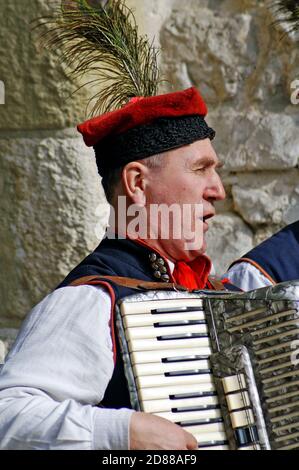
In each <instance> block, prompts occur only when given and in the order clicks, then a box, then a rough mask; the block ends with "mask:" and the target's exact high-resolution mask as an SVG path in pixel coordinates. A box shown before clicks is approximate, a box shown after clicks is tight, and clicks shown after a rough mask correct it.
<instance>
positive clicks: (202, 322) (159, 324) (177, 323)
mask: <svg viewBox="0 0 299 470" xmlns="http://www.w3.org/2000/svg"><path fill="white" fill-rule="evenodd" d="M206 324H207V322H206V321H205V320H180V321H161V322H157V323H154V324H153V325H154V327H155V328H161V327H166V326H186V325H206Z"/></svg>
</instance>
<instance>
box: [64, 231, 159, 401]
mask: <svg viewBox="0 0 299 470" xmlns="http://www.w3.org/2000/svg"><path fill="white" fill-rule="evenodd" d="M152 252H153V250H151V249H150V248H147V247H145V246H142V245H139V244H137V243H134V242H133V241H131V240H127V239H126V240H111V239H108V238H104V240H102V242H101V243H100V244H99V246H98V247H97V248H96V249H95V251H94V252H93V253H91V254H90V255H88V256H87V257H86V258H85V259H84V260H83V261H82V262H81V263H80V264H79V265H78V266H77V267H76V268H74V269H73V270H72V271H71V272H70V273H69V274H68V276H67V277H66V278H65V279H64V281H63V282H62V283H61V284H60V285H59V286H58V288H60V287H65V286H67V285H69V284H70V283H71V282H72V281H74V280H75V279H78V278H80V277H83V276H91V275H97V276H124V277H130V278H135V279H141V280H144V281H154V282H156V281H157V279H156V278H155V277H154V275H153V269H152V267H151V262H150V259H149V255H150V254H151V253H152ZM109 284H110V285H111V286H112V288H113V290H114V293H115V302H117V301H118V300H120V299H122V298H123V297H126V296H127V295H131V294H134V293H136V291H135V290H134V289H129V288H126V287H122V286H119V285H117V284H115V283H114V282H112V281H109ZM99 315H100V312H99ZM115 336H116V337H115V341H116V348H117V356H116V364H115V368H114V372H113V375H112V378H111V380H110V382H109V384H108V387H107V389H106V392H105V396H104V398H103V400H102V402H101V405H103V406H105V407H106V408H116V409H117V408H124V407H125V408H131V404H130V399H129V392H128V387H127V383H126V378H125V374H124V367H123V361H122V359H121V357H120V352H119V343H118V337H117V335H115Z"/></svg>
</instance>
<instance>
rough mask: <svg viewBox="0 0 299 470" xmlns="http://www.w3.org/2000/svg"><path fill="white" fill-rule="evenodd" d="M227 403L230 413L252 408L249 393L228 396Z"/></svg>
mask: <svg viewBox="0 0 299 470" xmlns="http://www.w3.org/2000/svg"><path fill="white" fill-rule="evenodd" d="M226 403H227V406H228V410H229V411H233V410H238V409H240V408H245V407H248V406H250V398H249V395H248V392H246V391H244V392H240V393H231V394H229V395H226Z"/></svg>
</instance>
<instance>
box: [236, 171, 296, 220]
mask: <svg viewBox="0 0 299 470" xmlns="http://www.w3.org/2000/svg"><path fill="white" fill-rule="evenodd" d="M232 195H233V199H234V204H235V209H236V211H237V212H238V213H239V214H240V215H241V216H242V217H243V219H244V220H245V221H246V222H248V223H249V224H250V225H252V226H253V227H257V226H259V225H263V224H264V225H265V224H269V225H270V226H271V225H276V226H280V225H286V224H288V223H291V222H294V221H295V220H298V219H299V170H298V169H294V170H290V171H285V172H279V173H278V172H270V173H266V172H260V173H256V174H239V175H238V183H237V184H235V185H233V188H232Z"/></svg>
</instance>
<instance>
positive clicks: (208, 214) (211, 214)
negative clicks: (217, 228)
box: [201, 212, 215, 230]
mask: <svg viewBox="0 0 299 470" xmlns="http://www.w3.org/2000/svg"><path fill="white" fill-rule="evenodd" d="M214 215H215V212H207V213H206V214H204V216H203V217H201V220H202V222H203V226H204V228H205V230H208V229H209V224H208V223H207V220H208V219H211V218H212V217H214Z"/></svg>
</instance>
